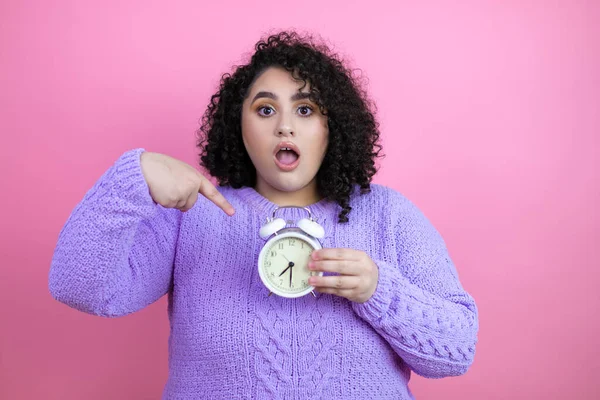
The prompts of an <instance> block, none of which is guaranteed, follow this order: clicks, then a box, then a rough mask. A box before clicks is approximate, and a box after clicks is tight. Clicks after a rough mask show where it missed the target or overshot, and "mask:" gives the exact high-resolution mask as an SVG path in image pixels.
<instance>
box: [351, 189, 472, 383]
mask: <svg viewBox="0 0 600 400" xmlns="http://www.w3.org/2000/svg"><path fill="white" fill-rule="evenodd" d="M402 203H403V204H402V207H401V208H400V210H399V211H398V212H397V213H396V214H397V215H395V216H394V218H397V220H396V222H395V224H393V225H394V232H393V236H394V240H395V248H396V252H397V257H396V259H395V260H374V261H375V263H376V264H377V266H378V267H379V282H378V286H377V288H376V291H375V293H374V294H373V296H372V297H371V298H370V299H369V300H368V301H367V302H365V303H362V304H359V303H353V305H352V306H353V308H354V310H355V312H356V313H357V314H358V315H359V316H360V317H361V318H363V319H364V320H366V321H367V322H368V323H369V324H370V325H371V326H372V327H373V328H374V329H375V330H376V331H377V332H378V333H379V334H380V335H382V336H383V337H384V338H385V339H386V340H387V341H388V343H389V344H390V345H391V346H392V347H393V349H394V350H395V351H396V353H397V354H398V355H399V356H400V357H401V358H402V359H403V360H404V361H405V362H406V363H407V365H408V366H409V367H410V368H411V370H413V371H414V372H415V373H417V374H419V375H421V376H423V377H427V378H443V377H446V376H457V375H462V374H464V373H465V372H466V371H467V370H468V369H469V367H470V366H471V364H472V363H473V358H474V355H475V345H476V343H477V334H478V329H479V322H478V311H477V307H476V304H475V301H474V299H473V298H472V297H471V296H470V295H469V294H468V293H467V292H466V291H465V290H464V289H463V288H462V285H461V283H460V281H459V278H458V274H457V271H456V269H455V267H454V264H453V262H452V261H451V259H450V257H449V255H448V251H447V249H446V245H445V243H444V240H443V239H442V237H441V235H440V234H439V233H438V232H437V231H436V229H435V228H434V227H433V226H432V225H431V223H430V222H429V221H428V220H427V218H426V217H425V216H424V215H423V214H422V213H421V212H420V211H419V210H418V209H417V207H416V206H414V205H413V204H412V203H410V202H409V201H408V200H406V199H404V201H402Z"/></svg>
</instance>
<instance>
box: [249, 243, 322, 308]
mask: <svg viewBox="0 0 600 400" xmlns="http://www.w3.org/2000/svg"><path fill="white" fill-rule="evenodd" d="M319 248H321V246H320V245H319V244H318V242H316V241H315V240H314V239H312V238H310V237H307V236H306V235H303V234H299V233H297V232H287V233H282V234H279V235H277V236H275V237H274V238H272V239H271V240H269V241H268V242H267V244H266V245H265V247H264V248H263V250H262V251H261V256H260V257H259V266H258V267H259V273H260V277H261V279H262V281H263V283H264V284H265V286H267V288H269V290H271V291H272V292H273V293H275V294H277V295H280V296H284V297H300V296H304V295H305V294H308V293H310V291H311V290H312V289H313V287H312V286H310V285H309V284H308V278H309V277H310V276H311V275H313V274H315V273H313V272H312V271H310V270H309V269H308V261H309V260H310V255H311V253H312V252H313V251H314V250H315V249H319ZM319 275H321V274H319Z"/></svg>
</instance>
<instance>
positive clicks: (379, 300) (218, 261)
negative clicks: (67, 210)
mask: <svg viewBox="0 0 600 400" xmlns="http://www.w3.org/2000/svg"><path fill="white" fill-rule="evenodd" d="M142 151H143V150H142V149H136V150H132V151H129V152H126V153H125V154H123V155H122V157H121V158H120V159H119V160H118V161H117V162H116V163H115V164H114V165H113V166H112V167H111V168H110V169H109V170H108V171H107V172H106V173H105V174H104V175H103V176H102V177H101V178H100V179H99V181H98V182H97V183H96V184H95V185H94V187H93V188H92V189H90V191H89V192H88V193H87V194H86V195H85V197H84V199H83V200H82V201H81V202H80V203H79V204H78V205H77V207H76V208H75V209H74V210H73V212H72V214H71V216H70V217H69V219H68V220H67V222H66V224H65V226H64V228H63V229H62V231H61V232H60V236H59V238H58V244H57V246H56V250H55V253H54V257H53V260H52V266H51V269H50V275H49V287H50V291H51V293H52V295H53V296H54V298H56V299H57V300H58V301H61V302H63V303H65V304H67V305H69V306H71V307H74V308H76V309H78V310H81V311H84V312H87V313H91V314H96V315H102V316H110V317H113V316H122V315H126V314H129V313H132V312H135V311H137V310H140V309H141V308H143V307H145V306H147V305H149V304H151V303H152V302H154V301H156V300H157V299H159V298H160V297H162V296H163V295H165V294H168V296H169V297H168V298H169V318H170V324H171V334H170V338H169V377H168V380H167V382H166V385H165V388H164V393H163V398H165V399H199V398H210V399H216V398H224V399H232V398H248V399H250V398H252V399H313V398H326V399H395V400H398V399H413V398H414V397H413V395H412V393H411V391H410V389H409V388H408V381H409V378H410V374H411V371H414V372H415V373H417V374H419V375H422V376H425V377H430V378H440V377H445V376H455V375H460V374H463V373H465V372H466V371H467V369H468V368H469V366H470V365H471V363H472V362H473V357H474V354H475V344H476V342H477V332H478V316H477V307H476V305H475V303H474V301H473V298H472V297H471V296H470V295H469V294H468V293H467V292H465V290H464V289H463V288H462V286H461V284H460V282H459V278H458V275H457V272H456V269H455V267H454V265H453V263H452V261H451V260H450V258H449V256H448V252H447V249H446V246H445V244H444V241H443V239H442V237H441V236H440V234H439V233H438V232H437V231H436V230H435V229H434V228H433V226H432V225H431V224H430V222H429V221H428V220H427V219H426V217H424V216H423V214H422V213H421V212H420V211H419V210H418V209H417V208H416V207H415V206H414V205H413V204H412V203H411V202H410V201H409V200H407V199H406V198H404V197H403V196H402V195H400V194H398V193H397V192H395V191H393V190H391V189H388V188H386V187H383V186H379V185H372V192H371V193H369V194H365V195H358V194H357V195H354V196H353V197H352V199H351V206H352V212H351V213H350V222H349V223H347V224H339V223H337V214H338V213H339V210H340V209H339V207H338V206H337V205H336V204H335V203H331V202H327V201H321V202H319V203H316V204H314V205H312V206H310V207H309V208H310V209H311V211H312V212H313V214H314V216H316V217H317V218H318V221H319V222H320V223H321V225H323V227H324V228H325V232H326V236H325V238H324V239H323V240H322V241H321V242H322V244H323V247H329V248H332V247H348V248H353V249H356V250H362V251H365V252H366V253H367V254H368V255H369V256H370V257H371V258H372V259H373V260H374V261H375V263H376V264H377V266H378V267H379V282H378V286H377V289H376V291H375V294H374V295H373V297H372V298H371V299H370V300H369V301H367V302H366V303H364V304H358V303H352V302H350V301H348V300H346V299H345V298H342V297H337V296H333V295H328V294H318V295H317V297H316V298H315V297H313V296H310V295H309V296H305V297H302V298H297V299H286V298H281V297H278V296H275V295H272V296H267V295H268V293H269V291H268V290H267V289H266V288H265V287H264V286H263V284H262V283H261V280H260V277H259V275H258V270H257V259H258V254H259V252H260V250H261V247H262V245H263V244H264V241H263V240H262V239H261V238H260V237H259V235H258V231H259V229H260V227H261V225H262V224H263V223H264V221H265V219H266V217H267V216H270V215H271V213H272V211H273V209H274V208H275V205H274V204H273V203H271V202H270V201H268V200H267V199H265V198H264V197H262V196H261V195H260V194H258V193H257V192H256V191H255V190H254V189H252V188H242V189H231V188H220V189H219V190H220V191H221V192H222V193H223V195H224V196H225V197H226V198H227V199H228V200H229V202H230V203H231V204H232V205H233V206H234V208H235V209H236V214H235V215H234V216H233V217H228V216H227V215H225V213H224V212H223V211H222V210H221V209H219V208H218V207H216V206H215V205H214V204H212V203H210V202H209V201H208V200H207V199H205V198H203V197H200V198H199V200H198V202H197V203H196V205H195V207H194V208H192V209H191V210H190V211H188V212H186V213H182V212H180V211H177V210H174V209H165V208H163V207H161V206H159V205H156V204H155V203H154V202H153V201H152V198H151V197H150V195H149V192H148V187H147V185H146V183H145V181H144V178H143V175H142V172H141V167H140V153H141V152H142ZM278 216H283V217H284V218H285V219H297V218H299V217H304V214H302V213H301V211H299V210H295V209H283V210H282V212H281V213H280V214H278Z"/></svg>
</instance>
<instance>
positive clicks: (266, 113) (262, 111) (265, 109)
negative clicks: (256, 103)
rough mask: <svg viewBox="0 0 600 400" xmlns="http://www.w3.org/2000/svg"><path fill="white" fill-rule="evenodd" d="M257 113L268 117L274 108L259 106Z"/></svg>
mask: <svg viewBox="0 0 600 400" xmlns="http://www.w3.org/2000/svg"><path fill="white" fill-rule="evenodd" d="M257 111H258V115H260V116H261V117H269V116H270V115H272V114H273V113H274V112H275V109H273V107H271V106H261V107H259V108H258V110H257Z"/></svg>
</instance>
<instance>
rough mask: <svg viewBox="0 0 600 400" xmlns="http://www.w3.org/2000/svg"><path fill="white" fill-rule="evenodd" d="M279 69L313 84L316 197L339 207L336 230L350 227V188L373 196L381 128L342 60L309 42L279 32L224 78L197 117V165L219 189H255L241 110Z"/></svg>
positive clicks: (359, 87)
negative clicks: (325, 139)
mask: <svg viewBox="0 0 600 400" xmlns="http://www.w3.org/2000/svg"><path fill="white" fill-rule="evenodd" d="M273 66H277V67H282V68H284V69H286V70H287V71H289V72H290V73H292V76H294V77H295V78H296V79H298V80H299V81H303V82H304V84H305V85H306V84H307V83H308V84H310V88H311V92H310V99H311V100H312V101H314V102H315V103H316V104H317V105H318V106H319V108H320V110H321V112H322V113H323V114H324V115H326V116H327V122H328V127H329V145H328V148H327V151H326V154H325V157H324V159H323V163H322V164H321V167H320V169H319V171H318V172H317V188H318V191H319V194H320V195H321V196H322V197H323V198H326V199H328V200H333V201H335V202H336V203H337V204H338V205H339V206H340V207H341V212H340V213H339V216H338V220H339V222H348V214H349V213H350V210H351V207H350V202H349V200H350V195H351V194H352V191H353V188H354V185H358V186H359V187H360V192H361V194H362V193H368V192H370V190H371V188H370V183H371V179H372V177H373V175H375V173H376V172H377V168H376V166H375V159H376V158H377V157H380V152H381V145H380V144H379V124H378V122H377V121H376V119H375V116H374V112H375V111H374V109H375V106H374V104H373V103H372V102H371V101H370V100H369V99H368V96H367V94H366V91H365V90H364V89H363V87H362V85H361V84H359V82H358V79H357V78H356V77H354V76H353V74H352V71H351V70H350V69H348V68H347V67H346V66H345V65H344V63H343V62H342V60H341V59H340V57H339V56H338V55H336V54H333V53H332V52H331V50H330V49H329V48H328V47H327V46H325V45H324V44H321V43H317V42H316V41H315V40H314V38H313V37H312V36H308V35H306V36H301V35H300V34H298V33H296V32H288V31H283V32H280V33H277V34H274V35H271V36H268V37H267V38H266V39H262V40H260V41H259V42H258V43H257V44H256V46H255V52H254V54H253V55H252V57H251V59H250V62H249V63H247V64H246V65H242V66H238V67H237V68H236V69H235V71H234V72H233V73H232V74H230V73H226V74H224V75H223V76H222V77H221V82H220V87H219V90H218V91H217V92H216V93H215V94H214V95H212V97H211V99H210V104H209V105H208V107H207V109H206V112H205V113H204V115H203V117H202V124H201V127H200V130H199V139H198V147H199V148H200V150H201V153H200V160H201V163H200V165H201V166H202V167H204V168H206V169H207V170H208V172H209V173H210V174H211V175H212V176H214V177H215V178H217V180H218V182H219V185H221V186H227V185H229V186H231V187H233V188H240V187H244V186H250V187H254V186H255V185H256V169H255V168H254V165H253V164H252V161H251V160H250V156H249V155H248V153H247V151H246V148H245V147H244V143H243V141H242V128H241V116H242V103H243V102H244V99H245V98H246V96H247V95H248V93H249V92H250V87H251V86H252V84H253V82H254V81H255V80H256V78H257V77H258V76H260V74H261V73H262V72H263V71H265V70H266V69H267V68H269V67H273Z"/></svg>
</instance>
